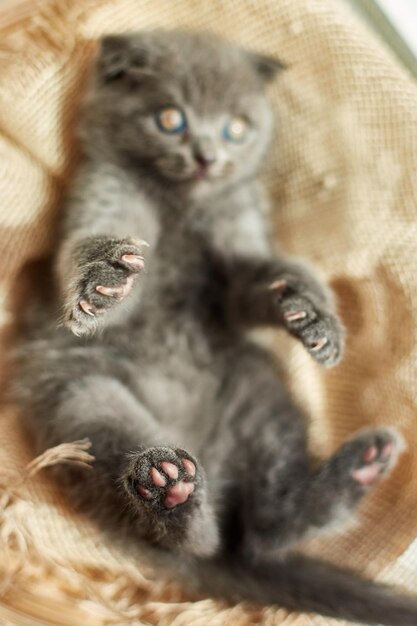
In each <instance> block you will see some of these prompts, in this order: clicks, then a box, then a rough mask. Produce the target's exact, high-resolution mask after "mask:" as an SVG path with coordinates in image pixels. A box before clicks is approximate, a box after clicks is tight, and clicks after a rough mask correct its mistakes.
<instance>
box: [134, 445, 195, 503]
mask: <svg viewBox="0 0 417 626" xmlns="http://www.w3.org/2000/svg"><path fill="white" fill-rule="evenodd" d="M199 482H200V473H199V470H198V466H197V462H196V461H195V460H194V459H193V458H192V457H191V456H190V455H189V454H188V453H187V452H185V450H180V449H178V448H176V449H173V448H163V447H160V448H159V447H158V448H148V449H147V450H145V451H144V452H140V453H138V454H137V455H136V458H135V459H134V460H133V463H132V465H131V469H130V474H129V478H128V481H127V486H128V489H129V491H130V493H131V495H134V496H135V497H136V498H139V499H140V500H141V501H142V502H143V503H144V504H146V505H148V506H151V507H153V508H156V509H159V510H161V511H163V510H172V509H176V508H177V507H179V506H182V505H185V504H187V503H188V502H190V501H191V500H192V499H193V496H194V493H195V490H196V486H198V485H199Z"/></svg>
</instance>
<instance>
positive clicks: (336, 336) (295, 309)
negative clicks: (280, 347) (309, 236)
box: [270, 276, 344, 367]
mask: <svg viewBox="0 0 417 626" xmlns="http://www.w3.org/2000/svg"><path fill="white" fill-rule="evenodd" d="M270 289H271V291H272V293H273V294H274V298H275V303H276V306H277V311H278V315H279V318H280V322H281V323H282V324H283V326H284V327H285V328H286V329H287V330H288V332H290V333H291V334H292V335H294V336H295V337H297V338H298V339H299V340H300V341H301V342H302V343H303V345H304V347H305V348H306V350H307V351H308V352H309V354H311V356H312V357H313V358H314V359H315V360H316V361H318V362H319V363H321V364H322V365H324V366H325V367H332V366H333V365H336V364H337V363H338V362H339V361H340V359H341V357H342V353H343V347H344V330H343V327H342V325H341V323H340V321H339V319H338V318H337V316H336V315H335V314H334V313H333V312H332V311H331V310H330V307H326V304H325V303H324V302H318V298H317V297H316V296H314V295H313V294H312V293H310V292H309V289H308V287H307V286H305V285H303V284H301V283H300V281H299V280H298V279H297V278H293V277H291V276H285V277H282V278H280V279H279V280H276V281H274V282H273V283H272V284H271V285H270Z"/></svg>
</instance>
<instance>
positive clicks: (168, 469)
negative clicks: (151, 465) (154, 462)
mask: <svg viewBox="0 0 417 626" xmlns="http://www.w3.org/2000/svg"><path fill="white" fill-rule="evenodd" d="M161 469H162V470H163V471H164V472H165V474H166V475H167V476H169V477H170V478H172V479H173V480H177V478H178V467H177V466H176V465H174V463H169V462H168V461H162V463H161Z"/></svg>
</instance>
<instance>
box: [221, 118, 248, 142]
mask: <svg viewBox="0 0 417 626" xmlns="http://www.w3.org/2000/svg"><path fill="white" fill-rule="evenodd" d="M248 128H249V126H248V122H247V121H246V120H245V118H244V117H241V116H240V115H239V116H236V117H232V118H231V119H230V120H229V121H228V122H227V124H226V126H225V127H224V129H223V137H224V139H226V141H233V142H234V143H242V142H243V141H244V140H245V137H246V135H247V132H248Z"/></svg>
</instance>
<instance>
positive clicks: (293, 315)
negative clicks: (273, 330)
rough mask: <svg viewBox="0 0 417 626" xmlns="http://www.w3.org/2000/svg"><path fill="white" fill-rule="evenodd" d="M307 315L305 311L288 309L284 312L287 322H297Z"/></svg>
mask: <svg viewBox="0 0 417 626" xmlns="http://www.w3.org/2000/svg"><path fill="white" fill-rule="evenodd" d="M306 317H307V313H306V312H305V311H294V312H293V311H288V312H287V313H284V319H285V320H286V321H287V322H295V321H297V320H303V319H305V318H306Z"/></svg>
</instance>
